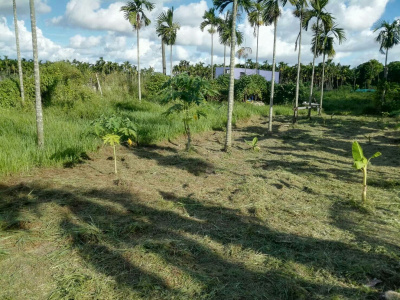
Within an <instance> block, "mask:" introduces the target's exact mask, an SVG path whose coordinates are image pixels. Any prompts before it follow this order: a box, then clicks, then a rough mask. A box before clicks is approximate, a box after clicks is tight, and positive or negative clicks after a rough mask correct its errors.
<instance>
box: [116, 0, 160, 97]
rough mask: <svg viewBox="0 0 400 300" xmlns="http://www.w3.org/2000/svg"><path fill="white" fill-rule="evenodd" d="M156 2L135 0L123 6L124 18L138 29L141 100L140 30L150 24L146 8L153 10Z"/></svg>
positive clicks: (140, 91) (140, 92) (140, 94)
mask: <svg viewBox="0 0 400 300" xmlns="http://www.w3.org/2000/svg"><path fill="white" fill-rule="evenodd" d="M153 8H154V4H153V3H151V2H149V1H147V0H133V1H129V2H128V3H127V4H126V5H124V6H122V7H121V11H122V12H124V18H125V19H126V20H128V21H129V22H130V23H131V25H132V27H133V29H134V30H136V37H137V64H138V87H139V91H138V92H139V101H142V89H141V86H140V52H139V48H140V47H139V46H140V44H139V31H140V29H141V28H142V27H143V26H149V25H150V23H151V21H150V19H149V18H148V17H147V16H146V14H145V10H148V11H152V10H153Z"/></svg>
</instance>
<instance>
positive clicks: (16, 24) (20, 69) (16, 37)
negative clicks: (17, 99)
mask: <svg viewBox="0 0 400 300" xmlns="http://www.w3.org/2000/svg"><path fill="white" fill-rule="evenodd" d="M13 12H14V27H15V41H16V44H17V58H18V74H19V87H20V91H21V100H22V105H24V104H25V91H24V78H23V74H22V63H21V50H20V47H19V34H18V19H17V4H16V0H13Z"/></svg>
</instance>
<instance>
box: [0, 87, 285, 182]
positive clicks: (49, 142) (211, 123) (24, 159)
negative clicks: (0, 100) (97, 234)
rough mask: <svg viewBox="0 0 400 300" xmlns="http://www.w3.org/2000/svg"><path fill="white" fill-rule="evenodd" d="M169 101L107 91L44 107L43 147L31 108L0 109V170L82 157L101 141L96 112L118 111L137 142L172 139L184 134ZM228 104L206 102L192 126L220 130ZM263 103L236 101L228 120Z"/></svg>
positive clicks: (280, 110) (256, 111)
mask: <svg viewBox="0 0 400 300" xmlns="http://www.w3.org/2000/svg"><path fill="white" fill-rule="evenodd" d="M167 108H168V106H166V105H162V104H159V103H156V102H148V101H143V102H142V103H139V102H138V101H137V100H132V99H131V98H130V97H129V96H127V94H126V93H121V94H118V93H112V92H109V93H108V92H106V93H105V96H104V97H103V98H101V97H98V98H96V99H94V100H92V101H88V102H82V101H80V102H77V103H76V104H75V105H74V106H73V107H72V108H62V107H57V106H51V107H47V108H45V110H44V125H45V149H44V150H43V151H38V150H37V147H36V123H35V122H36V121H35V114H34V111H33V109H25V110H24V109H15V108H13V109H11V108H10V109H5V108H1V109H0V123H1V124H2V126H1V128H0V133H1V134H0V174H2V175H8V174H12V173H16V172H24V171H28V170H30V169H32V168H34V167H38V166H63V165H64V166H65V165H71V164H74V163H77V162H79V161H81V160H82V159H84V158H85V157H86V156H87V154H88V153H89V152H91V151H95V150H96V149H97V148H98V146H99V145H101V140H99V139H98V138H96V137H95V136H94V135H93V134H92V128H91V125H90V123H91V122H92V121H93V120H95V119H97V118H98V117H99V116H100V115H102V114H104V115H112V114H116V115H121V116H126V117H129V118H130V119H132V120H133V121H134V122H135V123H136V124H137V126H138V142H139V145H149V144H153V143H157V142H160V141H162V140H166V139H172V138H175V137H177V136H179V135H182V134H183V133H184V128H183V122H182V120H181V119H180V117H179V116H172V117H166V116H164V115H163V113H164V112H165V111H166V110H167ZM226 111H227V107H226V104H224V103H222V104H221V103H209V104H208V107H207V117H206V118H201V119H200V120H198V121H194V122H192V123H191V126H192V131H193V132H194V133H196V132H203V131H210V130H223V129H224V128H225V125H226ZM289 112H291V108H287V107H279V106H277V107H276V109H275V113H276V114H278V115H279V114H280V115H282V114H289ZM267 113H268V106H254V105H251V104H248V103H236V104H235V110H234V119H233V122H234V123H236V122H237V121H238V120H242V119H247V118H250V117H251V116H253V115H259V116H267Z"/></svg>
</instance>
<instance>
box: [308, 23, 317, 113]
mask: <svg viewBox="0 0 400 300" xmlns="http://www.w3.org/2000/svg"><path fill="white" fill-rule="evenodd" d="M318 26H319V19H318V20H317V32H316V34H315V36H317V37H318V35H319V32H318ZM317 47H318V39H316V41H315V47H314V56H313V62H312V73H311V87H310V99H309V101H308V102H309V104H308V105H309V107H308V118H309V119H310V118H311V102H312V96H313V88H314V72H315V58H316V57H317Z"/></svg>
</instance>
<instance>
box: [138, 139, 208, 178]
mask: <svg viewBox="0 0 400 300" xmlns="http://www.w3.org/2000/svg"><path fill="white" fill-rule="evenodd" d="M133 152H134V154H135V155H137V156H138V157H140V158H145V159H151V160H155V161H156V162H157V164H159V165H160V166H166V167H174V168H178V169H181V170H186V171H188V172H189V173H192V174H193V175H196V176H200V175H202V174H205V173H212V172H213V170H214V165H213V164H211V163H208V162H206V161H205V160H203V159H200V158H195V157H189V154H187V153H182V154H179V153H178V151H177V150H176V149H175V148H171V147H158V146H153V147H142V148H136V149H134V150H133ZM171 153H172V154H171Z"/></svg>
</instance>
